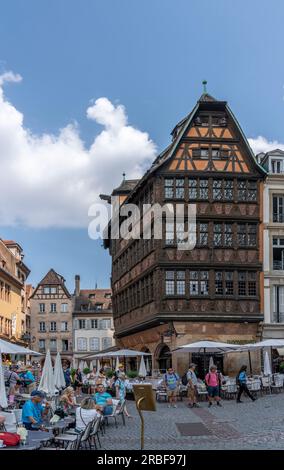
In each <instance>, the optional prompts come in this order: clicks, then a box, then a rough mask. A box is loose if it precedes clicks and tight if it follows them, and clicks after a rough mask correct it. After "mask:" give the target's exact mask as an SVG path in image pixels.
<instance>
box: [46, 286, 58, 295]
mask: <svg viewBox="0 0 284 470" xmlns="http://www.w3.org/2000/svg"><path fill="white" fill-rule="evenodd" d="M43 293H44V294H56V293H57V287H52V286H44V287H43Z"/></svg>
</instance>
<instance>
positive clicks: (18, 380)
mask: <svg viewBox="0 0 284 470" xmlns="http://www.w3.org/2000/svg"><path fill="white" fill-rule="evenodd" d="M4 380H5V387H6V388H7V394H8V398H9V403H10V404H11V403H13V402H14V399H15V395H16V394H17V393H18V392H19V389H20V387H23V388H24V389H25V391H26V392H27V393H29V394H30V393H31V392H32V391H33V389H34V388H35V387H36V380H35V376H34V374H33V372H32V367H31V366H26V367H23V368H19V366H18V365H10V367H9V368H6V369H5V370H4Z"/></svg>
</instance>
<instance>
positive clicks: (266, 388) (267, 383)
mask: <svg viewBox="0 0 284 470" xmlns="http://www.w3.org/2000/svg"><path fill="white" fill-rule="evenodd" d="M260 381H261V389H262V393H270V394H271V377H270V376H268V377H261V378H260Z"/></svg>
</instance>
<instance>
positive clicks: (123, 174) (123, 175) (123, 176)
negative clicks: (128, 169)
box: [122, 172, 126, 181]
mask: <svg viewBox="0 0 284 470" xmlns="http://www.w3.org/2000/svg"><path fill="white" fill-rule="evenodd" d="M125 176H126V174H125V172H123V173H122V178H123V181H125Z"/></svg>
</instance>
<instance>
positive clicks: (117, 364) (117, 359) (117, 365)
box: [115, 357, 119, 370]
mask: <svg viewBox="0 0 284 470" xmlns="http://www.w3.org/2000/svg"><path fill="white" fill-rule="evenodd" d="M118 369H119V357H117V358H116V363H115V370H118Z"/></svg>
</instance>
